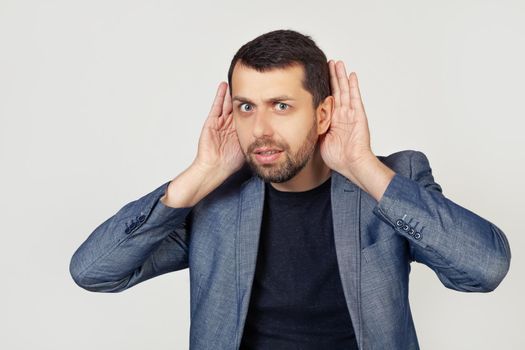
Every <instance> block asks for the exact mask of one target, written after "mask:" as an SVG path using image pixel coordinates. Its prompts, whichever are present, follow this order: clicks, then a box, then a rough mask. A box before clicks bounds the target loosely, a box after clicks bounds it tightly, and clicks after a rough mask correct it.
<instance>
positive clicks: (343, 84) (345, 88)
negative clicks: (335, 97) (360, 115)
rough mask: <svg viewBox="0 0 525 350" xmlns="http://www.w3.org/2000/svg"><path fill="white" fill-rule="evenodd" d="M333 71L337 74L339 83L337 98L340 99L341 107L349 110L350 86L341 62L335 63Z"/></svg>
mask: <svg viewBox="0 0 525 350" xmlns="http://www.w3.org/2000/svg"><path fill="white" fill-rule="evenodd" d="M335 71H336V73H337V81H338V82H339V89H340V91H341V93H340V96H339V98H340V99H341V106H342V107H348V108H350V85H349V84H348V78H347V75H346V69H345V64H344V63H343V61H337V62H336V64H335Z"/></svg>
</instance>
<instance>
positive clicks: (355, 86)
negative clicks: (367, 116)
mask: <svg viewBox="0 0 525 350" xmlns="http://www.w3.org/2000/svg"><path fill="white" fill-rule="evenodd" d="M348 80H349V82H350V100H351V105H352V108H353V109H358V110H364V109H365V108H364V105H363V99H362V98H361V92H360V91H359V83H358V81H357V74H355V72H352V73H350V76H349V77H348Z"/></svg>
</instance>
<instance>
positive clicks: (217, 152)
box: [193, 81, 245, 178]
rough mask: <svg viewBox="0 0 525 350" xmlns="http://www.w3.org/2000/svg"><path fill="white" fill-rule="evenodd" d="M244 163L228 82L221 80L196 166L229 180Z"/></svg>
mask: <svg viewBox="0 0 525 350" xmlns="http://www.w3.org/2000/svg"><path fill="white" fill-rule="evenodd" d="M244 162H245V158H244V154H243V153H242V150H241V146H240V144H239V139H238V138H237V132H236V131H235V125H234V122H233V112H232V101H231V96H230V93H229V91H228V83H226V82H224V81H221V82H220V84H219V87H218V88H217V94H216V95H215V100H214V101H213V105H212V107H211V110H210V113H209V114H208V118H207V119H206V122H205V123H204V126H203V127H202V131H201V135H200V138H199V149H198V152H197V157H196V158H195V160H194V162H193V163H194V164H195V165H196V166H198V167H200V168H202V169H204V170H211V171H215V172H219V173H221V174H222V176H224V177H226V178H227V177H228V176H230V175H231V174H233V173H234V172H236V171H237V170H239V169H240V168H241V167H242V166H243V164H244Z"/></svg>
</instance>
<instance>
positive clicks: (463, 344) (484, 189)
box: [0, 0, 525, 349]
mask: <svg viewBox="0 0 525 350" xmlns="http://www.w3.org/2000/svg"><path fill="white" fill-rule="evenodd" d="M524 14H525V8H524V3H523V2H522V1H509V0H506V1H441V2H439V3H437V2H430V1H367V2H366V4H365V2H364V1H361V2H357V1H348V0H346V1H341V2H332V1H315V2H313V1H312V2H305V1H301V2H299V1H295V2H277V1H265V2H260V3H255V2H248V1H235V2H220V3H219V2H211V1H210V2H208V3H206V2H184V3H183V2H175V1H89V2H88V1H66V0H62V1H36V0H35V1H6V0H0V118H1V119H0V121H1V123H0V166H1V172H0V176H1V181H0V186H1V187H0V192H1V196H0V198H1V199H0V212H1V219H2V230H1V231H2V233H1V234H2V243H1V244H0V250H1V253H0V259H1V264H2V270H1V271H2V282H1V289H0V293H1V297H0V303H1V304H0V315H1V316H0V348H2V349H93V348H95V349H146V348H154V349H185V348H187V347H188V332H189V278H188V277H189V276H188V270H182V271H178V272H175V273H170V274H166V275H163V276H160V277H158V278H155V279H152V280H149V281H146V282H143V283H142V284H139V285H137V286H135V287H133V288H131V289H129V290H127V291H125V292H123V293H119V294H97V293H91V292H87V291H85V290H83V289H81V288H79V287H78V286H76V285H75V284H74V282H73V280H72V279H71V277H70V275H69V271H68V264H69V259H70V258H71V255H72V254H73V252H74V250H75V249H76V248H77V247H78V246H79V245H80V244H81V243H82V242H83V241H84V240H85V239H86V238H87V236H88V235H89V234H90V233H91V232H92V231H93V230H94V229H95V227H96V226H97V225H99V224H100V223H101V222H102V221H104V220H105V219H106V218H108V217H109V216H111V215H113V214H114V213H115V212H116V211H117V210H118V209H120V208H121V207H122V206H123V205H124V204H126V203H128V202H130V201H132V200H134V199H137V198H139V197H140V196H142V195H144V194H146V193H148V192H149V191H151V190H153V189H154V188H156V187H157V186H159V185H160V184H162V183H164V182H165V181H168V180H170V179H172V178H174V177H175V176H176V175H177V174H179V173H180V172H181V171H182V170H184V169H185V168H186V167H187V166H189V164H190V163H191V161H192V160H193V159H194V157H195V155H196V151H197V141H198V137H199V135H200V130H201V127H202V124H203V122H204V120H205V118H206V116H207V114H208V111H209V109H210V106H211V103H212V100H213V97H214V95H215V91H216V88H217V85H218V83H219V82H220V81H221V80H226V79H227V76H226V74H227V69H228V66H229V63H230V60H231V58H232V56H233V54H234V53H235V51H236V50H237V49H238V48H239V47H240V46H241V45H242V44H244V43H245V42H247V41H249V40H251V39H253V38H254V37H256V36H258V35H260V34H262V33H264V32H267V31H270V30H274V29H280V28H283V29H295V30H298V31H300V32H302V33H304V34H307V35H311V36H312V38H313V39H314V40H315V41H316V42H317V44H318V45H319V46H320V47H321V49H323V50H324V51H325V53H326V55H327V57H328V58H332V59H341V60H343V61H344V62H345V64H346V66H347V69H348V71H349V72H350V71H356V72H357V74H358V77H359V80H360V83H361V92H362V95H363V99H364V103H365V108H366V111H367V114H368V120H369V127H370V132H371V140H372V150H373V151H374V153H375V154H377V155H387V154H390V153H393V152H396V151H399V150H403V149H416V150H420V151H423V152H424V153H425V154H426V155H427V156H428V158H429V159H430V164H431V166H432V168H433V173H434V176H435V179H436V181H437V182H438V183H439V184H440V185H441V186H442V187H443V191H444V194H445V195H446V196H447V197H448V198H449V199H451V200H453V201H455V202H456V203H458V204H460V205H462V206H464V207H466V208H468V209H470V210H472V211H474V212H476V213H477V214H479V215H481V216H482V217H484V218H486V219H488V220H490V221H492V222H493V223H495V224H496V225H498V226H499V227H500V228H501V229H502V230H503V231H504V232H505V233H506V234H507V237H508V238H509V241H510V244H511V248H512V253H513V259H512V263H511V269H510V272H509V274H508V275H507V277H506V279H505V280H504V281H503V282H502V284H501V285H500V286H499V287H498V288H497V289H496V290H495V291H494V292H492V293H488V294H479V293H478V294H475V293H463V292H456V291H452V290H449V289H446V288H445V287H444V286H443V285H441V283H440V282H439V280H438V279H437V277H436V276H435V274H434V273H433V272H432V271H431V270H430V269H429V268H428V267H426V266H424V265H421V264H417V263H414V264H412V273H411V284H410V301H411V305H412V310H413V316H414V321H415V324H416V329H417V333H418V336H419V341H420V344H421V347H422V349H495V348H498V349H523V348H524V347H525V336H524V332H523V314H524V312H525V310H524V301H523V298H522V297H520V295H522V293H523V287H524V278H523V274H524V272H525V270H524V259H523V255H522V252H523V247H524V238H523V215H524V206H523V198H524V195H525V191H524V189H523V185H522V181H523V179H524V175H525V174H524V172H525V166H524V164H523V161H524V157H523V150H524V149H525V147H524V146H525V142H524V140H523V129H524V122H523V117H524V116H525V115H524V110H525V108H524V105H523V102H524V97H523V93H524V88H523V86H524V78H525V74H524V73H525V70H524V68H523V62H525V50H524V48H525V42H524V41H525V40H524V38H525V35H524V34H525V21H524V20H523V19H524V18H525V16H524Z"/></svg>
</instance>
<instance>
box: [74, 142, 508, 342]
mask: <svg viewBox="0 0 525 350" xmlns="http://www.w3.org/2000/svg"><path fill="white" fill-rule="evenodd" d="M378 159H379V160H380V161H381V162H383V163H384V164H386V165H387V166H388V167H390V168H391V169H392V170H394V171H395V172H396V174H395V176H394V178H393V179H392V181H391V182H390V184H389V185H388V187H387V189H386V191H385V193H384V195H383V197H382V198H381V200H380V201H379V202H377V201H376V200H375V199H374V198H372V197H371V196H370V195H369V194H368V193H366V192H365V191H363V190H361V189H360V188H359V187H358V186H357V185H355V184H354V183H352V182H351V181H350V180H349V179H347V178H345V177H344V176H343V175H341V174H340V173H338V172H336V171H332V181H331V203H332V219H333V228H334V240H335V247H336V253H337V262H338V266H339V271H340V277H341V281H342V285H343V291H344V295H345V298H346V302H347V307H348V310H349V312H350V316H351V318H352V322H353V326H354V330H355V333H356V338H357V342H358V345H359V349H389V350H395V349H399V350H408V349H419V345H418V340H417V336H416V332H415V328H414V323H413V320H412V314H411V311H410V305H409V299H408V281H409V273H410V263H411V262H412V261H417V262H419V263H422V264H425V265H427V266H428V267H430V268H431V269H432V270H433V271H434V272H435V273H436V275H437V277H438V278H439V280H440V281H441V283H442V284H443V285H444V286H445V287H447V288H450V289H454V290H458V291H463V292H490V291H492V290H494V289H495V288H496V287H497V286H498V285H499V284H500V282H501V281H502V279H503V278H504V277H505V275H506V274H507V271H508V270H509V266H510V259H511V252H510V247H509V243H508V241H507V238H506V236H505V234H504V233H503V232H502V231H501V230H500V229H499V228H498V227H497V226H495V225H494V224H492V223H491V222H489V221H487V220H486V219H484V218H482V217H480V216H478V215H477V214H475V213H473V212H471V211H469V210H467V209H465V208H463V207H461V206H460V205H458V204H456V203H454V202H453V201H451V200H450V199H448V198H446V197H445V196H444V195H443V193H442V189H441V187H440V185H438V184H437V183H436V182H435V181H434V178H433V175H432V171H431V168H430V165H429V162H428V159H427V157H426V156H425V154H424V153H422V152H419V151H414V150H405V151H399V152H396V153H393V154H390V155H389V156H378ZM168 184H169V181H167V182H166V183H164V184H162V185H161V186H159V187H158V188H157V189H155V190H153V191H152V192H150V193H148V194H146V195H144V196H143V197H141V198H139V199H137V200H135V201H132V202H130V203H128V204H126V205H124V206H123V207H122V208H121V209H120V210H119V211H118V212H117V213H115V214H114V215H113V216H111V217H110V218H108V219H107V220H106V221H104V222H103V223H101V224H100V225H99V226H98V227H97V228H95V230H94V231H93V232H92V233H91V234H90V235H89V237H88V238H87V239H86V240H85V241H84V242H83V243H82V244H81V245H80V247H79V248H78V249H77V250H76V251H75V253H74V254H73V256H72V258H71V262H70V266H69V268H70V272H71V276H72V277H73V280H74V281H75V283H76V284H78V285H79V286H80V287H82V288H84V289H86V290H89V291H93V292H121V291H124V290H126V289H128V288H130V287H132V286H134V285H136V284H137V283H140V282H143V281H145V280H147V279H150V278H152V277H155V276H158V275H162V274H164V273H167V272H171V271H177V270H181V269H184V268H189V273H190V304H191V305H190V349H195V350H198V349H238V348H239V344H240V341H241V337H242V331H243V327H244V322H245V319H246V315H247V311H248V304H249V299H250V291H251V286H252V281H253V277H254V272H255V264H256V258H257V248H258V241H259V232H260V225H261V220H262V215H263V201H264V182H263V181H262V180H261V179H260V178H258V177H256V176H253V174H252V173H251V170H250V169H249V167H248V166H247V165H246V164H245V166H244V167H243V168H242V169H240V170H239V171H238V172H236V173H234V174H233V175H231V176H230V177H229V178H228V179H226V181H224V182H223V183H222V184H221V185H220V186H219V187H217V188H216V189H215V190H214V191H212V192H211V193H209V194H208V195H207V196H206V197H205V198H204V199H202V200H201V201H200V202H199V203H197V204H196V205H195V206H193V207H185V208H171V207H168V206H165V205H164V204H163V203H162V202H161V201H160V200H159V198H160V197H162V196H163V194H164V192H165V191H166V188H167V186H168Z"/></svg>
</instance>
